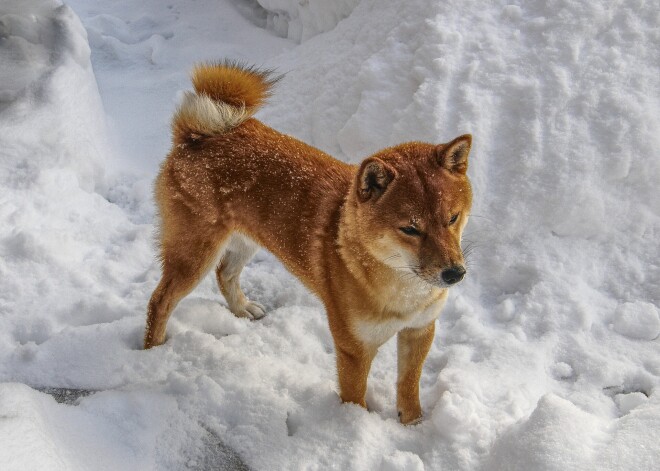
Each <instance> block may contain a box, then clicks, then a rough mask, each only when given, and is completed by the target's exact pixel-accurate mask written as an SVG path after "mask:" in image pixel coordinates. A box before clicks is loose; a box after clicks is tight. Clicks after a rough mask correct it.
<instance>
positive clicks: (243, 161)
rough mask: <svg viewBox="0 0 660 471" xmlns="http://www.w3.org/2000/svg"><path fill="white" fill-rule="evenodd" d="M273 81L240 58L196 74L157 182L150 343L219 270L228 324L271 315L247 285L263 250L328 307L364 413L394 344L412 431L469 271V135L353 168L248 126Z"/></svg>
mask: <svg viewBox="0 0 660 471" xmlns="http://www.w3.org/2000/svg"><path fill="white" fill-rule="evenodd" d="M276 81H277V78H275V77H274V76H273V74H272V72H271V71H265V70H261V69H257V68H254V67H247V66H244V65H242V64H240V63H236V62H228V61H225V62H218V63H207V64H201V65H198V66H196V67H195V69H194V70H193V73H192V82H193V86H194V90H195V91H194V92H192V91H190V92H186V93H185V95H184V97H183V99H182V102H181V104H180V105H179V107H178V109H177V110H176V112H175V114H174V117H173V122H172V134H173V146H172V149H171V152H170V153H169V155H168V156H167V159H166V160H165V161H164V162H163V164H162V166H161V169H160V173H159V174H158V177H157V179H156V183H155V199H156V203H157V207H158V211H159V216H160V230H159V239H160V260H161V262H162V278H161V280H160V282H159V284H158V286H157V287H156V289H155V290H154V292H153V294H152V296H151V299H150V301H149V305H148V309H147V311H148V312H147V323H146V333H145V338H144V348H145V349H146V348H151V347H154V346H157V345H160V344H162V343H163V342H164V340H165V331H166V324H167V320H168V317H169V315H170V313H171V312H172V310H173V309H174V307H175V306H176V304H177V303H178V302H179V301H180V300H181V299H182V298H183V297H184V296H185V295H187V294H188V293H189V292H190V291H191V290H192V289H193V288H194V287H195V286H196V285H197V284H198V283H199V281H200V280H201V279H202V278H203V277H204V276H205V274H206V273H207V272H208V271H209V270H211V269H212V268H215V274H216V277H217V281H218V285H219V288H220V291H221V292H222V294H223V295H224V297H225V299H226V301H227V304H228V305H229V309H230V310H231V312H232V313H233V314H234V315H236V316H238V317H245V318H248V319H260V318H261V317H263V316H264V315H265V310H264V307H263V306H262V305H261V304H259V303H257V302H254V301H251V300H249V299H247V297H246V296H245V295H244V293H243V291H242V290H241V287H240V284H239V276H240V273H241V270H242V269H243V267H244V266H245V264H246V263H247V262H248V261H249V260H250V259H251V258H252V256H253V255H254V254H255V252H256V251H257V250H258V248H259V247H264V248H266V249H267V250H269V251H270V252H272V253H273V254H274V255H275V256H277V257H278V258H279V259H280V260H281V261H282V263H283V264H284V265H285V266H286V267H287V269H288V270H289V271H291V272H292V273H293V274H294V275H296V276H297V277H298V278H299V279H300V280H301V281H302V282H303V283H304V284H305V286H306V287H307V288H309V289H310V290H311V291H312V292H314V293H315V294H316V295H317V296H318V297H319V298H320V299H321V300H322V301H323V303H324V305H325V308H326V311H327V316H328V321H329V326H330V331H331V333H332V336H333V340H334V345H335V352H336V366H337V373H338V382H339V395H340V397H341V400H342V401H343V402H350V403H355V404H359V405H361V406H363V407H366V402H365V393H366V389H367V376H368V374H369V369H370V366H371V362H372V360H373V358H374V356H375V355H376V352H377V350H378V348H379V347H380V346H381V345H382V344H383V343H385V342H386V341H387V340H388V339H390V338H391V337H392V336H394V335H395V334H396V335H397V348H398V353H397V355H398V379H397V409H398V414H399V419H400V421H401V422H402V423H403V424H413V423H417V422H418V421H419V420H421V417H422V409H421V405H420V401H419V379H420V376H421V372H422V364H423V363H424V360H425V358H426V356H427V354H428V352H429V349H430V347H431V344H432V342H433V336H434V331H435V320H436V319H437V318H438V316H439V314H440V311H441V309H442V307H443V305H444V303H445V300H446V299H447V288H449V287H450V286H452V285H454V284H456V283H458V282H459V281H461V279H462V278H463V277H464V275H465V273H466V269H465V263H464V257H463V252H462V250H461V234H462V232H463V229H464V227H465V225H466V223H467V221H468V217H469V213H470V208H471V204H472V191H471V186H470V182H469V180H468V177H467V175H466V172H467V166H468V154H469V152H470V147H471V144H472V137H471V136H470V135H467V134H466V135H463V136H459V137H457V138H455V139H454V140H452V141H451V142H449V143H446V144H429V143H424V142H408V143H404V144H400V145H397V146H394V147H389V148H386V149H383V150H381V151H379V152H377V153H375V154H374V155H372V156H370V157H368V158H366V159H365V160H364V161H362V163H361V164H360V165H349V164H346V163H344V162H341V161H339V160H336V159H334V158H332V157H331V156H329V155H328V154H326V153H324V152H322V151H320V150H318V149H316V148H314V147H312V146H309V145H307V144H305V143H304V142H301V141H299V140H297V139H295V138H293V137H291V136H288V135H285V134H282V133H279V132H278V131H276V130H274V129H272V128H270V127H268V126H266V125H264V124H263V123H261V122H260V121H258V120H257V119H255V118H253V117H252V115H253V114H254V113H255V112H256V111H257V109H258V108H259V107H260V106H261V105H262V104H263V103H264V101H265V100H266V99H267V98H268V97H269V96H270V93H271V90H272V87H273V85H274V83H275V82H276Z"/></svg>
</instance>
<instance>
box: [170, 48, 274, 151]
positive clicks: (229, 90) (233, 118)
mask: <svg viewBox="0 0 660 471" xmlns="http://www.w3.org/2000/svg"><path fill="white" fill-rule="evenodd" d="M279 78H280V77H274V76H273V73H272V71H271V70H262V69H258V68H256V67H251V66H246V65H244V64H241V63H238V62H232V61H224V62H219V63H210V64H199V65H197V66H195V68H194V69H193V71H192V83H193V86H194V88H195V91H194V92H186V93H185V95H184V97H183V100H182V101H181V104H180V105H179V107H178V108H177V110H176V112H175V113H174V118H173V120H172V136H173V140H174V144H175V145H179V144H186V143H192V142H196V141H199V140H200V139H204V138H206V137H210V136H214V135H217V134H221V133H223V132H226V131H228V130H230V129H232V128H234V127H236V126H239V125H240V124H241V123H242V122H243V121H245V120H246V119H248V118H249V117H250V116H252V115H253V114H254V113H255V112H256V111H257V109H258V108H259V107H260V106H261V105H262V104H263V103H264V101H265V100H266V99H267V98H268V97H269V96H270V94H271V88H272V87H273V85H274V84H275V82H277V81H278V80H279Z"/></svg>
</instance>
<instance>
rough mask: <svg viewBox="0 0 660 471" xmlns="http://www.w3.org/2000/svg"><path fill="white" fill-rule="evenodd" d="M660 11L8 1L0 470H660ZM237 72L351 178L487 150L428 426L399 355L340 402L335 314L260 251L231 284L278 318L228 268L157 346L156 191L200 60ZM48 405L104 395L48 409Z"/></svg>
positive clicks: (597, 6) (0, 75) (475, 163)
mask: <svg viewBox="0 0 660 471" xmlns="http://www.w3.org/2000/svg"><path fill="white" fill-rule="evenodd" d="M74 12H75V13H74ZM659 12H660V5H659V4H658V2H657V1H650V2H649V1H646V2H645V1H641V0H621V1H618V2H609V3H608V2H589V1H586V0H584V1H583V0H562V1H551V2H546V1H541V0H532V1H528V2H519V3H516V4H511V3H509V2H491V3H488V4H485V3H484V2H478V1H465V0H463V1H459V0H448V1H445V2H435V1H431V0H410V1H407V2H396V1H394V0H388V1H383V0H381V1H376V0H361V1H346V0H345V1H334V2H331V1H325V2H322V1H320V0H319V1H313V0H310V1H309V2H298V1H285V0H258V3H257V2H255V1H248V0H245V1H242V0H231V1H230V0H197V1H194V2H190V1H184V0H171V1H169V2H166V3H163V2H161V1H160V0H144V1H142V2H138V3H136V2H133V1H130V0H115V1H109V0H99V1H89V0H72V1H70V2H68V6H64V5H62V4H61V2H60V1H58V0H5V1H4V2H3V3H2V5H0V63H2V67H0V142H2V146H1V147H0V188H1V192H0V221H2V222H1V223H0V381H2V383H0V463H2V466H1V467H2V469H8V470H25V469H67V470H70V469H92V468H93V469H125V470H131V469H215V468H218V467H221V466H227V467H228V466H230V465H228V464H227V463H229V462H231V460H232V459H233V458H232V456H234V455H232V454H231V453H237V454H238V456H240V459H241V460H242V461H243V462H244V463H245V464H246V465H248V466H249V467H250V468H251V469H255V470H258V469H360V470H362V469H389V470H397V469H406V470H408V469H411V470H418V469H420V470H421V469H452V470H453V469H492V470H496V469H521V470H522V469H524V470H533V469H546V470H549V469H602V470H615V469H616V470H618V469H653V468H654V463H657V462H658V460H660V445H659V444H658V440H657V437H656V435H657V434H656V433H655V431H656V430H658V429H660V399H659V398H660V396H659V393H658V391H659V389H658V385H659V383H660V338H659V334H660V320H659V314H658V311H659V308H658V306H659V304H660V253H659V252H658V243H657V240H658V238H659V237H660V199H658V197H657V188H658V184H660V159H658V156H657V149H658V148H660V132H658V131H659V129H660V94H658V90H660V73H658V72H659V71H658V68H659V67H658V65H659V60H658V58H659V57H660V28H659V27H658V26H659V25H660V13H659ZM78 17H80V19H81V20H82V21H81V20H79V19H78ZM83 25H84V28H83ZM287 38H288V39H287ZM222 57H231V58H235V59H242V60H246V61H248V62H250V63H256V64H258V65H265V66H270V67H277V68H278V70H280V71H281V72H283V73H285V76H284V79H283V80H282V81H281V82H280V83H279V84H278V86H277V88H276V90H275V95H274V96H273V98H272V100H271V101H270V104H269V105H268V106H267V107H266V108H264V110H263V111H262V112H260V113H259V117H260V118H261V119H263V120H264V121H265V122H266V123H267V124H269V125H272V126H273V127H275V128H276V129H279V130H281V131H283V132H287V133H289V134H292V135H294V136H296V137H299V138H301V139H303V140H305V141H307V142H309V143H311V144H313V145H315V146H317V147H319V148H321V149H323V150H325V151H328V152H330V153H332V154H333V155H335V156H337V157H339V158H341V159H343V160H346V161H349V162H358V161H360V160H361V159H362V158H363V157H365V156H366V155H368V154H369V153H370V152H373V151H375V150H377V149H379V148H382V147H385V146H388V145H391V144H394V143H397V142H401V141H405V140H413V139H420V140H427V141H433V142H443V141H448V140H450V139H451V138H453V137H455V136H456V135H459V134H461V133H465V132H470V133H472V134H473V136H474V141H473V150H472V155H471V161H470V170H469V175H470V177H471V179H472V182H473V186H474V190H475V199H474V212H473V217H472V218H471V221H470V223H469V225H468V233H467V234H466V237H465V239H466V243H467V244H470V245H472V247H473V249H472V254H471V255H470V257H469V260H468V261H469V265H470V266H469V271H468V275H467V278H466V280H465V281H464V282H463V283H461V285H459V286H458V287H456V288H452V290H451V291H450V296H449V300H448V302H447V306H446V308H445V310H444V312H443V314H442V316H441V319H440V320H439V321H438V326H437V329H436V331H437V334H436V340H435V342H434V345H433V347H432V349H431V352H430V354H429V357H428V359H427V361H426V364H425V366H424V373H423V376H422V382H421V400H422V406H423V408H424V412H425V420H424V421H423V422H422V423H421V424H420V425H417V426H414V427H402V426H401V425H400V424H399V423H398V421H397V417H396V410H395V390H394V383H395V380H396V379H395V378H396V351H395V345H394V343H392V342H390V343H388V344H386V345H385V346H384V347H383V348H382V349H381V351H380V352H379V355H378V356H377V358H376V361H375V362H374V366H373V369H372V372H371V375H370V379H369V390H368V393H367V402H368V403H369V407H370V411H365V410H363V409H361V408H359V407H357V406H353V405H342V404H340V401H339V399H338V397H337V394H336V378H335V371H334V354H333V345H332V338H331V336H330V333H329V331H328V327H327V323H326V319H325V315H324V312H323V307H322V305H321V304H320V303H319V302H318V301H317V300H316V299H315V298H314V297H313V296H312V295H311V294H309V293H308V292H307V291H306V290H305V289H304V288H303V287H302V285H301V284H300V283H299V282H298V281H297V280H296V279H295V278H294V277H292V276H291V275H290V274H288V273H287V272H286V271H285V270H284V269H283V268H282V266H281V265H280V264H279V263H278V262H277V261H276V260H275V259H274V258H273V257H272V256H271V255H269V254H267V253H265V252H261V253H259V254H258V255H257V257H256V259H255V260H254V261H253V262H252V263H251V264H250V265H249V266H248V267H247V269H246V270H245V272H244V274H243V277H242V284H243V286H244V288H245V290H246V292H247V295H248V296H249V297H251V298H253V299H255V300H257V301H259V302H261V303H262V304H264V305H265V306H266V307H267V309H268V311H269V314H268V316H267V317H266V318H264V319H263V320H261V321H258V322H249V321H247V320H244V319H237V318H235V317H234V316H232V315H231V314H230V313H229V311H228V310H227V309H226V307H225V306H226V305H225V304H224V301H223V300H222V298H221V296H220V295H219V293H218V291H217V288H216V287H215V286H214V282H213V280H212V279H211V278H212V277H209V278H208V279H207V280H205V281H204V282H203V283H202V285H200V287H198V288H197V289H196V291H195V292H194V293H193V294H191V295H190V296H188V298H186V299H185V300H184V301H183V302H182V303H181V304H180V305H179V307H178V308H177V309H176V311H175V312H174V314H173V316H172V319H171V320H170V322H169V326H168V329H169V339H168V341H167V342H166V344H165V345H163V346H162V347H158V348H155V349H152V350H150V351H142V350H140V344H141V337H142V332H143V327H144V315H145V313H144V311H145V306H146V302H147V299H148V297H149V295H150V294H151V291H152V290H153V288H154V287H155V284H156V283H157V281H158V277H159V267H158V264H157V262H156V260H155V252H154V246H153V204H152V201H151V188H150V186H151V181H152V179H153V177H154V175H155V172H156V171H157V167H158V165H159V163H160V161H161V160H162V158H163V156H164V155H165V153H166V152H167V149H168V146H169V144H170V134H169V120H170V117H171V114H172V111H173V109H174V107H175V104H176V102H177V100H178V99H180V97H181V96H182V94H183V92H184V91H185V90H187V89H189V88H190V84H189V81H188V72H189V70H190V67H191V66H192V64H194V63H195V62H197V61H200V60H214V59H218V58H222ZM92 66H93V70H92ZM45 388H74V389H82V390H85V391H89V392H91V394H89V395H86V396H84V395H83V396H81V397H79V398H78V399H76V400H75V401H72V402H71V403H68V404H67V403H63V404H59V403H57V402H56V401H55V400H54V399H53V398H52V397H51V396H50V395H48V394H47V393H45V392H40V391H43V390H44V389H45ZM47 391H49V390H47ZM50 391H51V392H52V390H50ZM218 443H220V444H222V445H217V444H218ZM214 450H215V451H214ZM218 450H221V451H222V450H234V451H233V452H229V451H227V452H224V451H223V452H219V451H218ZM232 463H234V462H232ZM231 466H241V465H239V464H232V465H231ZM228 469H230V468H228Z"/></svg>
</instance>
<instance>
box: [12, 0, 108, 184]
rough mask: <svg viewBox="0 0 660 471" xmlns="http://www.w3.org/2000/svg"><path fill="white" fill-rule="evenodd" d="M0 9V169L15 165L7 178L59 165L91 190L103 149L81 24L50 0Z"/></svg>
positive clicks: (99, 110) (19, 2)
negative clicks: (0, 141)
mask: <svg viewBox="0 0 660 471" xmlns="http://www.w3.org/2000/svg"><path fill="white" fill-rule="evenodd" d="M0 15H1V16H0V39H1V40H2V53H1V54H2V55H1V56H0V59H1V60H2V61H3V63H4V66H3V68H2V70H1V71H0V87H1V88H0V110H2V114H1V115H0V139H1V140H2V142H3V148H2V149H1V150H0V161H1V162H2V163H3V170H5V172H3V173H7V170H8V168H7V167H14V175H13V179H14V180H13V182H8V183H14V184H20V182H18V180H21V181H22V183H27V181H26V180H29V179H30V178H32V177H33V176H34V174H38V173H39V172H41V171H44V170H47V169H51V168H60V169H61V168H66V169H69V170H71V171H72V172H74V175H75V177H76V178H77V180H78V182H79V184H80V185H81V187H82V188H84V189H85V190H88V191H89V190H92V189H93V188H94V186H95V184H97V183H99V178H100V177H101V174H102V170H103V166H104V164H105V157H106V150H107V149H106V145H105V142H104V136H105V122H104V118H103V110H102V107H101V101H100V98H99V95H98V90H97V88H96V80H95V79H94V74H93V72H92V67H91V64H90V61H89V56H90V49H89V46H88V44H87V34H86V33H85V29H84V28H83V26H82V24H81V23H80V20H79V19H78V18H77V17H76V16H75V14H74V13H73V12H72V11H71V9H70V8H69V7H67V6H65V5H62V3H61V2H59V1H54V0H53V1H36V0H35V1H23V0H8V1H6V2H3V5H2V10H0ZM35 136H39V137H38V138H35ZM19 162H20V163H19ZM16 167H18V168H16ZM26 174H27V175H26ZM5 178H6V179H7V178H9V175H5Z"/></svg>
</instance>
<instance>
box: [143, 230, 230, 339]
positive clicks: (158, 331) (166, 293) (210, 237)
mask: <svg viewBox="0 0 660 471" xmlns="http://www.w3.org/2000/svg"><path fill="white" fill-rule="evenodd" d="M200 229H201V228H200V227H194V226H193V225H192V224H191V225H185V224H181V225H180V226H179V227H172V225H171V224H170V225H167V224H164V225H163V228H162V231H163V232H164V233H163V234H162V236H163V240H162V245H161V251H162V253H161V258H162V262H163V276H162V278H161V280H160V283H158V286H157V287H156V289H155V290H154V292H153V294H152V295H151V299H150V300H149V306H148V308H147V327H146V332H145V336H144V348H145V349H146V348H151V347H154V346H156V345H160V344H162V343H163V342H164V341H165V328H166V325H167V320H168V319H169V317H170V314H171V313H172V310H173V309H174V308H175V307H176V305H177V303H178V302H179V301H180V300H181V299H182V298H183V297H184V296H185V295H187V294H188V293H190V292H191V291H192V290H193V288H195V286H197V284H198V283H199V282H200V280H201V279H202V278H203V277H204V275H206V273H208V271H209V270H210V269H211V268H212V267H213V265H214V263H215V262H216V260H217V259H218V252H219V251H220V250H221V249H222V246H223V243H224V242H226V240H227V237H228V236H229V233H230V231H229V230H228V229H225V228H222V227H217V226H215V227H209V228H206V229H205V230H200Z"/></svg>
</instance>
